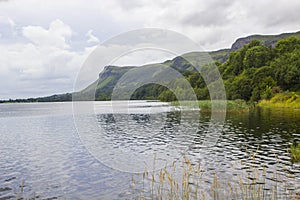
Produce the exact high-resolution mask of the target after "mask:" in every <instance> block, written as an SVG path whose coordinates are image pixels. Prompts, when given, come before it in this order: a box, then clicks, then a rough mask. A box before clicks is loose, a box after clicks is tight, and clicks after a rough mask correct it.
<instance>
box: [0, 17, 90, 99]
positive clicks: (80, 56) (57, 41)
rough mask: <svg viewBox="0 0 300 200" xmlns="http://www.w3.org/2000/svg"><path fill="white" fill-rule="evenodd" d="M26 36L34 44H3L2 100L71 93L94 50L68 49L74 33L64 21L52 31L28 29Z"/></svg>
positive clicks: (0, 62) (0, 46) (0, 59)
mask: <svg viewBox="0 0 300 200" xmlns="http://www.w3.org/2000/svg"><path fill="white" fill-rule="evenodd" d="M23 33H24V36H26V37H27V38H28V39H30V42H26V43H16V44H5V45H3V44H0V55H1V56H0V80H1V84H0V91H1V93H2V94H1V95H3V96H0V99H3V98H20V97H21V98H24V97H30V96H42V95H50V94H54V93H62V92H71V91H72V90H73V83H74V80H75V77H76V74H77V72H78V70H79V69H80V67H81V65H82V63H83V62H84V60H85V59H86V57H87V56H88V55H89V53H90V52H91V48H86V49H84V50H83V51H73V50H70V49H68V48H69V47H70V45H69V43H68V42H67V38H68V37H70V36H71V35H72V30H71V28H70V27H69V26H67V25H65V24H64V23H63V22H62V21H60V20H55V21H53V22H51V24H50V26H49V29H44V28H42V27H39V26H27V27H24V28H23ZM3 83H4V84H3Z"/></svg>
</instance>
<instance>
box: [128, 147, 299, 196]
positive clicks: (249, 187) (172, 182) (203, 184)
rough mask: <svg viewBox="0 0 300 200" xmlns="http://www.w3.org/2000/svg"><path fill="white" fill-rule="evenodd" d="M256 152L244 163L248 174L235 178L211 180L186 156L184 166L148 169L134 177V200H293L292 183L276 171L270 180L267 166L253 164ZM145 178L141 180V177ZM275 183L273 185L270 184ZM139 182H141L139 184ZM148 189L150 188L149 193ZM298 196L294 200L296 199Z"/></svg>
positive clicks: (220, 177) (218, 176)
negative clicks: (290, 186)
mask: <svg viewBox="0 0 300 200" xmlns="http://www.w3.org/2000/svg"><path fill="white" fill-rule="evenodd" d="M255 162H256V161H255V153H250V158H249V162H248V163H247V164H243V163H241V165H243V166H244V167H245V169H247V170H246V173H245V174H243V173H241V174H240V175H237V176H236V178H233V175H232V176H231V177H227V178H224V177H222V176H220V175H221V174H217V173H215V174H212V180H211V179H210V180H208V179H207V176H205V174H206V173H207V172H206V170H204V169H203V168H202V167H201V165H200V163H193V162H191V160H190V159H188V157H187V156H184V157H183V160H182V163H181V166H179V167H178V166H177V165H176V164H175V162H173V163H172V165H171V166H165V167H164V168H162V169H160V170H157V171H156V170H152V171H151V172H150V171H148V170H145V171H144V172H143V173H141V174H138V175H133V176H132V180H133V183H134V184H132V186H133V188H139V189H137V190H135V193H138V194H139V195H137V196H135V198H134V199H155V200H164V199H170V200H173V199H174V200H177V199H185V200H198V199H199V200H200V199H201V200H205V199H214V200H224V199H228V200H229V199H230V200H264V199H274V200H277V199H293V198H295V190H293V189H290V188H289V181H288V180H287V178H285V177H283V176H281V175H280V173H278V172H277V171H275V172H274V173H273V175H272V176H271V177H269V175H267V168H268V167H267V166H263V167H262V168H258V167H255V165H252V164H253V163H255ZM141 177H142V178H141ZM270 179H271V180H273V183H272V184H270V182H268V181H270ZM137 180H140V181H137ZM147 186H151V187H147ZM149 188H151V189H150V190H149ZM297 198H298V196H296V198H295V199H297Z"/></svg>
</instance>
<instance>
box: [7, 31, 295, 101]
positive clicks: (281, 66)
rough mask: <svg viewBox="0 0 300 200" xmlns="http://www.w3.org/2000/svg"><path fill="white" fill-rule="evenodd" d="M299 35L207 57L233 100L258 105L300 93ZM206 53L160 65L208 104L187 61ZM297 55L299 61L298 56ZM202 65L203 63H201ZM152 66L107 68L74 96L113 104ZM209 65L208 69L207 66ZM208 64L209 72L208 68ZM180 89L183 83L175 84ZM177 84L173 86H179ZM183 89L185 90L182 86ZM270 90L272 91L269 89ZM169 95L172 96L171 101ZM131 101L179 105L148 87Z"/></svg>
mask: <svg viewBox="0 0 300 200" xmlns="http://www.w3.org/2000/svg"><path fill="white" fill-rule="evenodd" d="M299 38H300V32H296V33H283V34H280V35H252V36H248V37H244V38H239V39H237V40H236V41H235V42H234V44H233V45H232V47H231V48H230V49H221V50H218V51H212V52H208V54H209V55H210V56H211V58H212V60H211V61H210V62H215V63H216V64H217V66H218V68H219V71H220V73H221V75H222V78H223V80H224V83H225V87H226V92H227V97H228V99H244V100H247V101H248V100H253V101H257V100H260V99H263V98H269V97H270V96H272V94H273V93H276V92H278V91H287V90H289V91H298V90H299V88H300V85H299V83H300V78H299V77H300V71H299V68H300V60H299V58H300V53H299V52H300V45H299ZM201 55H202V53H201V52H191V53H188V54H185V55H182V56H178V57H175V58H173V59H172V60H167V61H165V62H163V63H161V64H163V65H165V66H168V67H170V68H172V69H175V70H176V71H178V72H179V73H181V74H182V75H183V77H185V79H186V80H188V81H189V83H190V84H191V85H192V87H193V88H194V90H195V93H196V94H197V97H198V99H208V98H209V92H208V89H207V86H206V84H205V82H204V80H203V78H202V77H200V76H199V74H198V73H195V68H194V67H193V66H192V65H191V64H190V63H189V62H188V61H187V60H185V59H184V57H185V58H186V57H188V58H189V60H192V61H193V62H194V63H197V62H198V61H199V59H200V57H201ZM297 56H298V57H297ZM201 64H202V65H203V62H202V63H201ZM157 65H159V63H158V64H152V65H150V66H149V65H147V66H139V67H135V66H128V67H118V66H106V67H105V68H104V70H103V71H102V72H101V73H100V74H99V78H98V80H96V81H94V82H93V83H92V84H91V85H89V86H88V87H86V88H85V89H84V90H82V91H79V92H76V93H74V95H75V96H76V99H77V100H92V99H94V98H95V99H96V100H110V98H111V93H112V91H113V89H114V87H115V85H116V83H117V82H118V80H119V79H120V78H121V77H122V76H123V75H124V74H125V73H126V72H128V71H129V70H131V69H135V68H140V69H142V68H146V67H148V68H149V67H155V66H157ZM205 65H207V66H205ZM205 65H204V67H203V68H204V69H205V68H209V63H206V64H205ZM173 82H177V83H174V84H178V83H179V82H182V80H178V81H173ZM174 84H173V85H174ZM178 88H180V87H179V86H178ZM267 88H268V89H267ZM167 96H168V97H167ZM132 99H160V100H165V101H169V100H174V99H175V96H174V95H173V94H172V92H170V91H168V89H167V88H166V87H164V86H161V85H155V84H148V85H145V86H143V87H140V88H138V89H137V90H136V91H135V93H134V94H133V95H132ZM71 100H72V94H70V93H67V94H62V95H52V96H48V97H40V98H30V99H17V100H11V101H12V102H14V101H16V102H35V101H38V102H43V101H71Z"/></svg>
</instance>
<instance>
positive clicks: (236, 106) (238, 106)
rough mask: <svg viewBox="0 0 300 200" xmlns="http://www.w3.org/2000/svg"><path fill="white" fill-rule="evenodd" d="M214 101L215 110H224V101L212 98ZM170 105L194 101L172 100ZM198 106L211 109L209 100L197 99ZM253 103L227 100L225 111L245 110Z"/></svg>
mask: <svg viewBox="0 0 300 200" xmlns="http://www.w3.org/2000/svg"><path fill="white" fill-rule="evenodd" d="M213 102H214V106H215V107H214V109H215V110H216V111H221V112H222V111H224V109H223V108H224V106H223V105H224V101H221V100H220V101H219V100H213ZM171 105H172V106H192V105H194V102H192V101H182V102H178V101H174V102H171ZM198 106H199V108H200V111H204V112H205V111H211V109H212V101H211V100H200V101H198ZM253 106H254V105H252V104H250V103H247V102H246V101H244V100H227V101H226V111H227V112H247V111H249V110H250V109H251V108H253Z"/></svg>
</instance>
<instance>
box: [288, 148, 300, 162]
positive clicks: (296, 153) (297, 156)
mask: <svg viewBox="0 0 300 200" xmlns="http://www.w3.org/2000/svg"><path fill="white" fill-rule="evenodd" d="M290 153H291V158H292V160H293V161H294V162H300V144H296V145H291V148H290Z"/></svg>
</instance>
